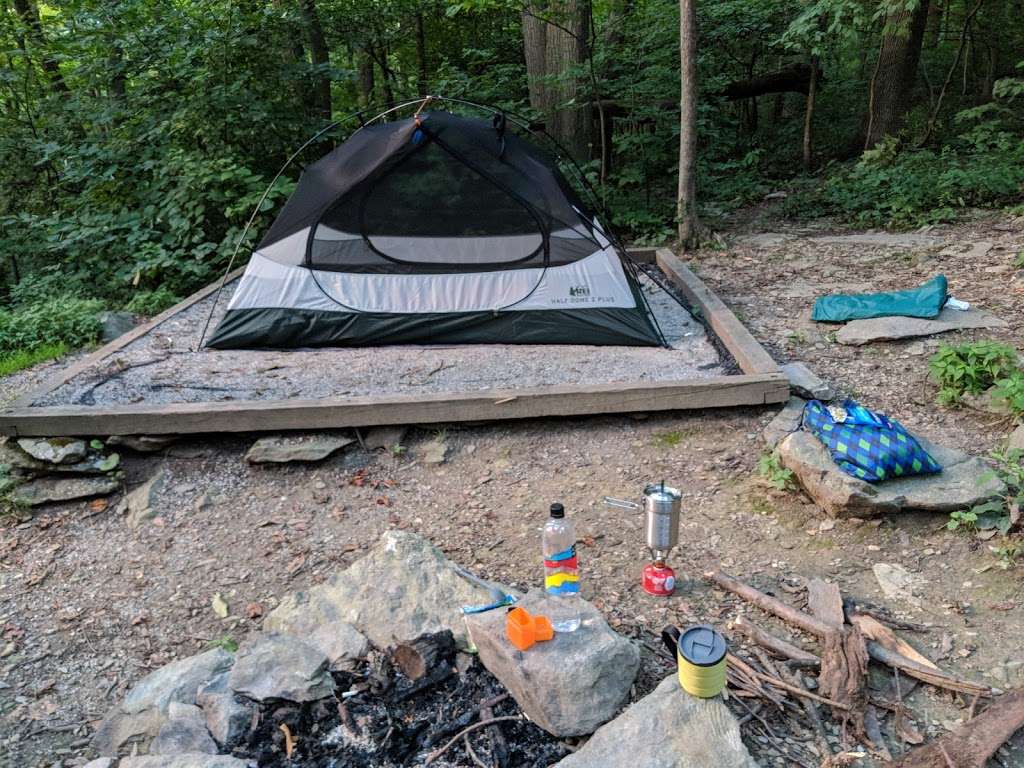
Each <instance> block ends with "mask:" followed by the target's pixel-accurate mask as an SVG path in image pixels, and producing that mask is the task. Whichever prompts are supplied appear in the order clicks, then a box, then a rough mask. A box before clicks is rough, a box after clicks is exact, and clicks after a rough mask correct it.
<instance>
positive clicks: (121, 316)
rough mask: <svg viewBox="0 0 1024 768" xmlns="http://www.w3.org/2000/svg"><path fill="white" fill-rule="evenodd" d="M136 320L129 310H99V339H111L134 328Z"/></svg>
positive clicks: (104, 340) (105, 340)
mask: <svg viewBox="0 0 1024 768" xmlns="http://www.w3.org/2000/svg"><path fill="white" fill-rule="evenodd" d="M137 322H138V320H137V318H136V316H135V315H134V314H133V313H131V312H101V313H100V325H101V326H102V327H101V329H100V340H101V341H103V342H107V341H113V340H114V339H116V338H119V337H121V336H124V335H125V334H126V333H128V331H130V330H132V329H133V328H135V326H136V324H137Z"/></svg>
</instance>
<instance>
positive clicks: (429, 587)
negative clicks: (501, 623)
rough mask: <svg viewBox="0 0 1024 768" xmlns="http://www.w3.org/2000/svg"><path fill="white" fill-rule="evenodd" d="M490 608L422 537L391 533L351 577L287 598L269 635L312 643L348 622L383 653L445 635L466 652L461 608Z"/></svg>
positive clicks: (347, 573)
mask: <svg viewBox="0 0 1024 768" xmlns="http://www.w3.org/2000/svg"><path fill="white" fill-rule="evenodd" d="M495 586H496V587H497V586H498V585H495ZM502 589H504V588H502ZM506 591H507V590H506ZM491 602H493V596H492V595H491V593H490V592H489V591H488V590H487V589H484V588H483V587H481V586H479V585H477V584H474V583H472V582H470V581H469V580H468V579H466V578H465V577H464V576H462V575H460V574H459V572H458V569H457V567H456V566H455V565H454V564H453V563H451V562H449V561H448V560H447V559H446V558H445V556H444V555H443V554H441V551H440V550H438V549H437V548H436V547H434V546H433V545H432V544H431V543H430V542H429V541H427V540H426V539H424V538H423V537H422V536H418V535H417V534H415V533H410V532H408V531H387V532H386V533H385V534H384V535H383V536H382V537H381V540H380V542H379V543H378V544H377V546H375V547H374V548H373V549H372V550H370V552H368V553H367V554H366V556H365V557H363V558H361V559H360V560H357V561H356V562H355V563H353V564H352V565H351V566H350V567H349V568H348V569H346V570H344V571H340V572H338V573H336V574H334V575H333V576H332V577H331V578H329V579H328V580H327V581H326V582H324V583H323V584H320V585H318V586H316V587H313V588H312V589H309V590H306V591H301V592H295V593H293V594H291V595H288V596H287V597H285V598H284V599H283V600H282V601H281V604H280V605H279V606H278V607H277V608H276V609H274V611H273V612H272V613H270V615H268V616H267V618H266V619H265V620H264V628H265V629H267V630H282V631H286V632H295V633H297V634H300V635H301V636H303V637H307V638H308V637H309V636H310V635H311V634H312V633H314V632H315V631H316V628H317V627H318V626H323V625H329V624H336V623H337V622H346V623H348V624H351V625H352V626H354V627H355V628H356V629H358V630H359V631H360V632H362V633H363V635H365V636H366V638H367V639H368V640H369V641H370V642H371V643H373V645H375V646H377V647H378V648H386V647H387V646H389V645H392V644H394V643H395V642H398V641H403V640H412V639H415V638H417V637H419V636H420V635H423V634H427V633H433V632H442V631H444V630H446V629H447V630H450V631H451V633H452V634H453V635H454V637H455V641H456V643H457V644H458V645H459V647H460V648H463V649H466V648H468V647H469V634H468V632H467V631H466V625H465V622H463V620H462V612H461V610H460V609H461V607H462V606H463V605H486V604H490V603H491Z"/></svg>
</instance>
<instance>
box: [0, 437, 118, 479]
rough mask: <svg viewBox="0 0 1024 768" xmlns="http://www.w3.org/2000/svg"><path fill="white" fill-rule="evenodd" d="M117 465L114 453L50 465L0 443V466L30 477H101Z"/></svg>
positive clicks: (10, 444)
mask: <svg viewBox="0 0 1024 768" xmlns="http://www.w3.org/2000/svg"><path fill="white" fill-rule="evenodd" d="M119 463H120V457H119V456H118V455H117V454H116V453H115V454H111V455H110V456H109V457H107V456H103V455H100V454H95V453H94V454H90V455H88V456H86V457H85V458H84V459H82V460H81V461H76V462H74V463H73V464H51V463H50V462H48V461H40V460H39V459H35V458H33V457H32V456H30V455H29V454H27V453H26V452H25V451H23V450H21V449H20V448H19V447H18V446H17V445H16V444H15V443H13V442H11V441H6V440H5V441H3V442H0V464H7V465H8V466H10V467H12V468H14V469H19V470H24V472H25V473H27V474H30V475H50V474H61V475H65V474H66V475H102V474H104V473H105V472H110V471H111V470H113V469H116V468H117V465H118V464H119Z"/></svg>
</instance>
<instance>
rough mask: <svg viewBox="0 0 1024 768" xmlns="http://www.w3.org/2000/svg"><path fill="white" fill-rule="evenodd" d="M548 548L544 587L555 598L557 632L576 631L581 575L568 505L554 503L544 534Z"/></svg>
mask: <svg viewBox="0 0 1024 768" xmlns="http://www.w3.org/2000/svg"><path fill="white" fill-rule="evenodd" d="M541 546H542V548H543V550H544V589H545V591H546V592H547V593H548V594H549V595H552V596H553V597H554V598H555V599H554V600H552V601H551V607H550V608H549V610H550V612H551V616H550V617H549V618H550V619H551V626H552V627H554V628H555V631H556V632H575V631H576V630H577V629H579V626H580V605H579V594H580V575H579V563H578V562H577V560H576V529H575V528H574V526H573V524H572V521H571V520H568V519H566V517H565V507H563V506H562V505H561V504H558V503H557V502H556V503H555V504H552V505H551V518H550V519H549V520H548V522H547V524H545V526H544V532H543V534H542V535H541Z"/></svg>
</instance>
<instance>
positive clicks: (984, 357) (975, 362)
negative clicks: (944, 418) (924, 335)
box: [928, 341, 1018, 405]
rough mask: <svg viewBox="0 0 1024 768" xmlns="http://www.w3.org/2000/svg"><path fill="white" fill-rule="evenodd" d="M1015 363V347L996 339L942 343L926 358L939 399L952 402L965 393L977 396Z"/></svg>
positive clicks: (942, 402)
mask: <svg viewBox="0 0 1024 768" xmlns="http://www.w3.org/2000/svg"><path fill="white" fill-rule="evenodd" d="M1017 366H1018V354H1017V350H1015V349H1014V348H1013V347H1011V346H1009V345H1007V344H1001V343H999V342H996V341H977V342H972V343H969V344H960V345H958V346H951V345H949V344H943V345H942V346H941V347H939V351H938V352H936V353H935V354H934V355H933V356H932V358H931V359H930V360H929V361H928V368H929V370H930V371H931V374H932V376H933V377H934V379H935V380H936V382H938V385H939V402H940V403H941V404H943V405H952V404H955V403H958V402H960V399H961V398H962V397H963V396H964V395H965V394H970V395H977V394H980V393H982V392H984V391H985V390H987V389H988V388H989V387H991V386H992V385H993V384H994V383H995V382H996V381H997V380H998V379H1001V378H1003V377H1004V376H1006V375H1008V374H1010V373H1011V372H1012V371H1014V370H1015V369H1016V368H1017Z"/></svg>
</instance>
